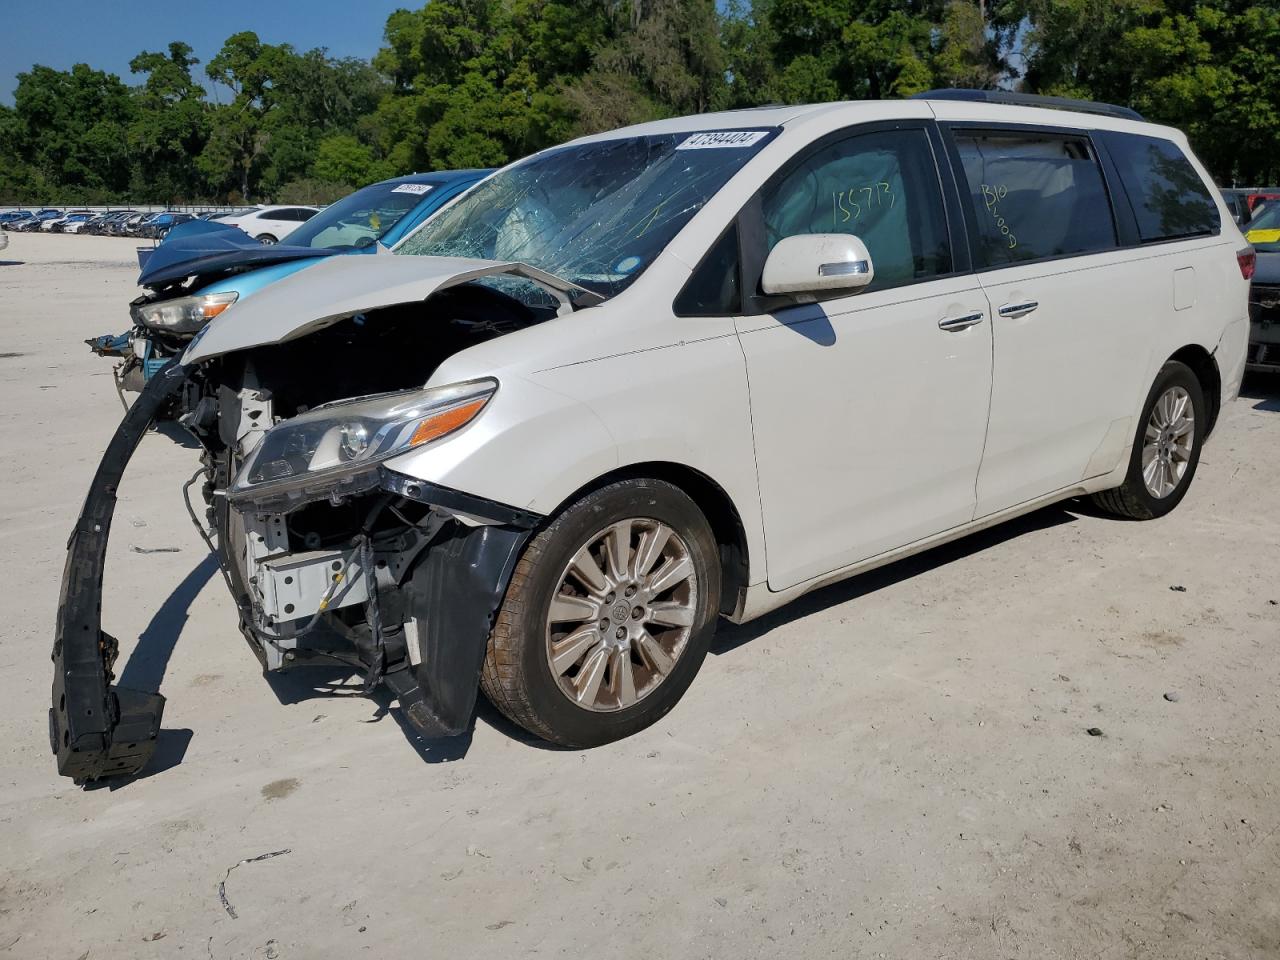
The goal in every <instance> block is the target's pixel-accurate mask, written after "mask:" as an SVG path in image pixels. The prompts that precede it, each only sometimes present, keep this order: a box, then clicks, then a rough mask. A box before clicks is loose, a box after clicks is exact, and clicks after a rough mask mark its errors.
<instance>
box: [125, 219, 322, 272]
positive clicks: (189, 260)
mask: <svg viewBox="0 0 1280 960" xmlns="http://www.w3.org/2000/svg"><path fill="white" fill-rule="evenodd" d="M334 252H335V251H334V250H327V249H323V248H316V247H291V246H289V245H288V244H283V243H276V244H271V245H270V246H267V245H264V244H262V243H259V242H258V241H257V240H255V239H254V238H253V237H251V236H249V235H248V234H247V233H245V232H244V231H243V230H241V229H240V228H239V227H233V226H230V225H229V224H225V223H219V222H218V221H216V220H213V221H206V220H191V221H189V222H187V223H182V224H179V225H178V226H176V227H174V228H173V229H172V230H170V231H169V235H168V236H167V237H165V239H164V240H163V241H162V242H161V244H160V246H158V247H156V248H155V250H154V251H152V253H151V256H150V257H148V258H147V265H146V267H145V268H144V269H143V271H142V272H141V273H140V274H138V285H139V286H142V287H155V286H159V285H161V284H165V283H172V282H174V281H175V280H185V279H186V278H187V277H193V276H211V275H214V274H220V273H226V272H227V271H229V270H233V269H236V268H241V267H265V266H267V265H268V264H272V263H282V262H284V261H286V260H298V259H301V258H303V257H327V256H331V255H332V254H333V253H334Z"/></svg>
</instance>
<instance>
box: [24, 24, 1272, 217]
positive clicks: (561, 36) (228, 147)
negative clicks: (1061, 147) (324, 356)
mask: <svg viewBox="0 0 1280 960" xmlns="http://www.w3.org/2000/svg"><path fill="white" fill-rule="evenodd" d="M384 36H385V40H384V45H383V47H382V48H381V49H380V50H379V51H378V52H377V54H376V55H375V56H374V57H373V58H372V59H371V60H368V61H366V60H361V59H356V58H334V57H331V56H330V55H329V54H328V52H327V51H326V50H323V49H316V50H310V51H306V52H299V51H297V50H296V49H294V48H293V47H292V46H290V45H289V44H268V43H263V42H262V41H261V40H260V39H259V38H258V37H257V35H255V34H254V33H251V32H242V33H236V34H234V35H232V36H230V37H228V38H227V40H226V42H225V43H224V44H223V45H222V48H221V50H219V52H218V53H217V55H216V56H214V57H213V58H212V59H211V60H210V61H209V62H208V63H206V64H203V65H201V64H200V63H199V62H198V61H197V60H196V59H195V58H194V57H193V56H192V48H191V47H190V46H189V45H188V44H186V43H183V42H180V41H175V42H174V43H171V44H169V48H168V50H167V51H163V52H155V51H143V52H141V53H139V54H138V55H137V56H136V57H134V58H133V60H132V61H131V62H130V64H129V67H130V71H131V78H130V81H131V82H130V83H126V82H125V81H124V80H122V79H121V78H120V77H118V76H116V75H114V74H111V73H106V72H104V71H101V70H96V69H93V68H92V67H91V66H89V65H87V64H77V65H76V66H75V67H73V68H72V69H71V70H66V71H60V70H53V69H51V68H49V67H44V66H40V65H36V66H33V67H32V68H31V69H30V70H29V71H27V72H24V73H21V74H19V75H18V86H17V90H16V92H15V94H14V104H13V106H12V107H7V106H0V203H3V202H14V201H24V202H62V203H75V202H110V201H114V200H124V199H127V200H131V201H139V202H144V201H145V202H160V203H174V202H194V201H206V200H216V201H233V202H240V201H261V200H278V201H282V202H303V201H324V200H331V199H333V198H335V197H337V196H339V195H341V194H342V193H344V192H346V191H348V190H350V189H351V188H353V187H356V186H360V185H363V184H365V183H369V182H372V181H374V180H379V179H383V178H386V177H389V176H394V175H396V174H400V173H407V172H410V171H414V170H431V169H445V168H458V167H475V166H495V165H499V164H502V163H506V162H509V161H511V160H514V159H517V158H518V157H521V156H524V155H525V154H527V153H530V152H532V151H534V150H537V149H540V148H542V147H545V146H548V145H550V144H554V143H558V142H561V141H563V140H566V139H568V138H570V137H572V136H575V135H579V134H583V133H590V132H594V131H598V130H604V129H609V128H612V127H616V126H620V125H623V124H627V123H635V122H639V121H644V120H650V119H656V118H659V117H665V116H673V115H678V114H684V113H696V112H701V111H707V110H717V109H729V108H737V107H748V106H755V105H759V104H762V103H800V102H814V101H829V100H841V99H861V98H877V97H889V98H892V97H905V96H909V95H911V94H913V93H917V92H919V91H922V90H926V89H929V88H931V87H978V88H997V87H1002V88H1012V89H1022V90H1026V91H1029V92H1034V93H1047V94H1057V95H1064V96H1072V97H1083V98H1088V99H1096V100H1104V101H1108V102H1112V103H1121V104H1126V105H1129V106H1132V107H1134V108H1136V109H1137V110H1139V111H1140V112H1141V113H1143V114H1144V115H1145V116H1147V117H1148V118H1149V119H1152V120H1155V121H1159V122H1164V123H1169V124H1172V125H1175V126H1178V127H1181V128H1182V129H1184V130H1186V131H1187V133H1188V134H1189V135H1190V136H1191V139H1192V142H1193V144H1194V145H1195V147H1196V149H1197V151H1198V152H1199V153H1200V155H1201V157H1202V158H1203V159H1204V160H1205V162H1206V163H1207V164H1208V165H1209V167H1210V169H1211V170H1212V171H1213V173H1214V175H1215V176H1216V177H1218V178H1219V180H1220V181H1221V182H1223V183H1231V182H1270V181H1272V180H1273V179H1274V177H1275V176H1276V175H1277V173H1280V170H1277V163H1276V157H1277V156H1280V83H1277V82H1276V80H1277V79H1278V78H1277V74H1276V67H1277V57H1278V56H1280V0H1270V2H1264V3H1248V2H1244V0H728V2H727V3H726V2H724V0H721V2H720V3H719V4H717V2H716V0H431V2H429V3H427V4H425V5H424V6H423V7H422V8H421V9H418V10H398V11H396V12H395V13H392V14H391V15H390V17H388V19H387V22H386V27H385V33H384ZM201 66H203V70H201V69H200V68H201ZM206 82H211V84H213V85H214V86H213V89H214V90H215V91H217V95H216V96H214V95H211V94H210V92H209V89H207V88H206Z"/></svg>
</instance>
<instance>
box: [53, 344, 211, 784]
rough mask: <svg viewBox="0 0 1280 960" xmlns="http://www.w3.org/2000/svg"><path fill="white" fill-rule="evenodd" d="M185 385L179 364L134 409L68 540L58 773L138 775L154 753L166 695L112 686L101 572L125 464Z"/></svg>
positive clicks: (57, 673)
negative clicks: (104, 630)
mask: <svg viewBox="0 0 1280 960" xmlns="http://www.w3.org/2000/svg"><path fill="white" fill-rule="evenodd" d="M185 382H186V371H185V370H184V369H183V368H182V367H181V366H180V365H178V364H177V363H176V362H173V363H171V364H170V365H169V366H167V367H166V368H165V369H164V370H163V371H162V372H161V373H160V375H158V376H157V377H155V378H154V379H153V380H152V381H151V382H150V383H148V384H147V387H146V389H145V390H143V392H142V394H141V395H140V396H139V398H138V401H137V402H136V403H135V404H134V405H133V406H132V407H130V408H129V410H128V412H127V413H126V414H125V417H124V420H122V421H121V423H120V426H119V427H118V428H117V429H116V433H115V435H114V436H113V437H112V438H111V442H110V444H108V446H107V451H106V453H104V454H103V456H102V462H101V463H99V464H98V470H97V473H95V474H94V477H93V484H92V485H91V486H90V488H89V495H88V496H87V497H85V501H84V506H83V508H82V509H81V510H80V517H79V519H78V520H77V521H76V525H75V529H74V530H73V531H72V533H71V538H70V539H69V540H68V541H67V561H66V565H65V566H64V567H63V570H62V592H61V595H60V597H59V599H58V620H57V626H56V628H55V630H54V639H53V665H54V672H53V705H52V706H51V707H50V709H49V739H50V746H51V747H52V748H53V752H54V753H55V754H57V756H58V772H59V773H60V774H62V775H63V776H66V777H72V778H73V779H75V781H76V782H77V783H79V782H82V781H86V780H95V779H97V778H99V777H103V776H123V775H127V774H132V773H137V772H138V771H139V770H141V769H142V768H143V767H144V766H145V765H146V763H147V761H148V760H149V759H150V758H151V755H152V753H153V752H154V751H155V746H156V737H157V736H158V735H159V732H160V717H161V714H162V713H163V712H164V697H162V696H160V695H159V694H158V693H149V692H146V691H141V690H130V689H127V688H124V687H118V686H115V685H114V684H112V682H111V681H112V680H114V679H115V677H114V675H113V673H112V668H113V667H114V665H115V659H116V654H117V652H118V648H117V645H116V641H115V638H114V637H112V636H110V635H109V634H106V633H104V632H103V631H102V571H103V567H104V566H105V564H106V558H107V539H108V537H109V536H110V534H111V518H112V516H113V515H114V514H115V509H116V494H117V491H118V490H119V488H120V479H121V477H123V476H124V469H125V466H126V465H127V464H128V463H129V460H130V458H131V457H132V456H133V452H134V450H136V449H137V446H138V442H139V441H140V440H141V439H142V437H143V435H144V434H146V432H147V429H148V428H149V427H150V426H151V424H152V422H153V421H154V420H155V418H156V415H157V414H158V413H159V411H160V409H161V408H162V407H163V406H164V405H165V404H166V403H168V402H169V400H170V399H171V398H172V397H173V396H174V394H176V393H177V392H178V391H179V390H181V389H182V386H183V384H184V383H185Z"/></svg>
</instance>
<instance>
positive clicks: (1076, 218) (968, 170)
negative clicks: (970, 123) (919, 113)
mask: <svg viewBox="0 0 1280 960" xmlns="http://www.w3.org/2000/svg"><path fill="white" fill-rule="evenodd" d="M956 146H957V148H958V149H959V152H960V160H961V163H962V164H963V166H964V175H965V179H966V180H967V181H968V188H969V196H970V200H971V203H972V207H973V215H974V217H975V218H976V220H977V227H978V242H979V246H980V248H981V254H982V261H983V262H984V263H985V264H986V265H987V266H1004V265H1006V264H1014V263H1021V262H1024V261H1028V260H1040V259H1045V258H1050V257H1066V256H1072V255H1074V254H1083V253H1094V252H1097V251H1099V250H1109V249H1111V248H1113V247H1115V246H1116V228H1115V221H1114V219H1113V218H1112V214H1111V202H1110V199H1109V198H1108V196H1107V188H1106V185H1105V183H1104V182H1103V179H1102V168H1101V167H1100V166H1099V164H1098V160H1097V156H1096V155H1095V153H1094V150H1093V145H1092V144H1091V143H1090V142H1089V140H1088V138H1087V137H1081V136H1071V135H1065V134H1063V135H1058V134H1039V133H1004V132H993V133H960V134H957V135H956Z"/></svg>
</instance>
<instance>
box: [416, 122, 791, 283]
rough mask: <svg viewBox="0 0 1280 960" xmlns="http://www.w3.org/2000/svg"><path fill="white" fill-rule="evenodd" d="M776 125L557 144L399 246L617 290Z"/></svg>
mask: <svg viewBox="0 0 1280 960" xmlns="http://www.w3.org/2000/svg"><path fill="white" fill-rule="evenodd" d="M774 132H775V131H772V130H729V131H708V132H703V133H678V134H667V135H664V136H651V137H629V138H626V139H614V140H603V141H599V142H596V143H587V144H582V145H580V146H569V147H565V148H563V149H560V150H553V151H549V152H547V153H544V154H542V155H540V156H538V157H536V158H535V159H533V160H531V161H529V162H527V163H522V164H519V165H518V166H514V167H509V168H508V169H506V170H501V171H499V172H498V173H496V174H494V175H493V176H492V177H490V178H489V179H488V180H486V181H485V182H483V183H481V184H480V185H479V186H477V187H476V188H475V189H474V190H473V191H472V192H471V193H470V194H469V195H467V196H466V197H464V198H463V199H462V200H461V201H459V202H458V203H457V204H455V205H454V206H453V207H451V208H449V209H447V210H445V211H444V212H443V213H441V214H440V215H439V216H438V217H436V218H435V219H433V220H430V221H428V222H427V224H426V225H425V226H424V227H423V228H422V229H421V230H419V231H418V232H417V233H416V234H414V235H413V236H411V237H410V238H409V239H408V240H406V241H405V242H404V243H403V244H401V245H400V246H399V247H398V248H397V249H396V253H400V254H409V255H417V256H449V257H476V258H480V259H484V260H510V261H520V262H522V263H526V264H529V265H530V266H534V267H537V268H539V269H541V270H545V271H546V272H547V273H552V274H555V275H556V276H558V277H560V278H562V279H564V280H570V281H572V282H573V283H576V284H577V285H579V286H581V287H585V288H586V289H588V290H591V291H593V292H595V293H599V294H601V295H602V296H604V297H611V296H613V295H615V294H617V293H620V292H621V291H622V290H623V289H625V288H626V286H627V285H628V284H629V283H631V282H632V281H633V280H635V278H636V277H638V276H639V275H640V274H641V273H643V272H644V270H645V268H646V267H648V266H649V264H650V263H652V262H653V259H654V258H655V257H656V256H657V255H658V254H659V253H660V252H661V251H662V249H663V247H665V246H666V245H667V244H668V243H669V242H670V241H671V239H672V237H674V236H675V235H676V233H677V232H678V231H679V230H680V228H681V227H683V226H684V225H685V224H686V223H687V222H688V221H689V218H690V217H692V216H693V215H694V214H695V213H696V212H697V211H698V209H699V208H700V207H701V206H702V205H703V204H704V203H706V202H707V200H708V199H709V198H710V197H711V196H712V194H714V193H715V192H716V191H717V190H719V189H720V187H722V186H723V185H724V184H725V183H726V182H727V181H728V180H729V178H730V177H732V176H733V175H734V174H735V173H736V172H737V171H738V170H739V169H741V168H742V166H743V165H744V164H745V163H746V162H747V160H749V159H750V158H751V157H753V156H754V155H755V154H756V153H757V152H759V150H760V149H761V148H762V147H763V146H764V145H765V144H766V143H767V142H768V141H769V139H770V138H771V137H772V135H773V133H774ZM504 289H508V288H507V286H506V285H504ZM508 292H514V291H511V290H510V289H508ZM524 298H525V297H524V296H523V295H522V299H524Z"/></svg>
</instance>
